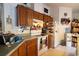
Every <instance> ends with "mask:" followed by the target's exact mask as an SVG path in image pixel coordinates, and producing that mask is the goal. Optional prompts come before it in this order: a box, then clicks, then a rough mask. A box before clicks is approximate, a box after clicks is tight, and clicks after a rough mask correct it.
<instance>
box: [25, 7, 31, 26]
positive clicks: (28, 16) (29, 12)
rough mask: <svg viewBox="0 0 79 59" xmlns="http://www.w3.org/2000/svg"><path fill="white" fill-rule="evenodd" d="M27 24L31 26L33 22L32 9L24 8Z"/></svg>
mask: <svg viewBox="0 0 79 59" xmlns="http://www.w3.org/2000/svg"><path fill="white" fill-rule="evenodd" d="M26 15H27V16H26V17H27V25H28V26H32V23H33V10H31V9H29V8H26Z"/></svg>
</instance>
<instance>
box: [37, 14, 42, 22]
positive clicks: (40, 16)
mask: <svg viewBox="0 0 79 59" xmlns="http://www.w3.org/2000/svg"><path fill="white" fill-rule="evenodd" d="M38 16H39V17H38V19H39V20H42V21H43V14H41V13H38Z"/></svg>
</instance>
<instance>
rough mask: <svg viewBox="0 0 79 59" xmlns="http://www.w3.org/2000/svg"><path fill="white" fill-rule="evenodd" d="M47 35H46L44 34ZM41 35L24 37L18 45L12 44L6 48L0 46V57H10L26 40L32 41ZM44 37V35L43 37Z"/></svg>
mask: <svg viewBox="0 0 79 59" xmlns="http://www.w3.org/2000/svg"><path fill="white" fill-rule="evenodd" d="M46 35H47V34H46ZM41 36H42V35H35V36H30V35H29V36H25V37H23V39H22V41H21V42H19V43H15V44H12V45H11V47H7V46H6V45H1V46H0V56H9V55H11V54H12V53H13V52H14V51H15V50H16V49H18V48H19V47H20V45H22V43H24V42H25V41H27V40H32V39H33V38H38V37H41ZM44 36H45V35H44Z"/></svg>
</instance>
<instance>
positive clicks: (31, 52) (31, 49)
mask: <svg viewBox="0 0 79 59" xmlns="http://www.w3.org/2000/svg"><path fill="white" fill-rule="evenodd" d="M26 43H27V45H26V54H27V56H37V55H38V54H37V53H38V52H37V39H32V40H29V41H27V42H26Z"/></svg>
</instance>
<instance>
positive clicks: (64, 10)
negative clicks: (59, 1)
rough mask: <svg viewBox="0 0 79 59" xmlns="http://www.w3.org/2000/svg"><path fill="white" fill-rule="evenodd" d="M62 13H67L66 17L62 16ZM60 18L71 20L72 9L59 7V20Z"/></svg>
mask: <svg viewBox="0 0 79 59" xmlns="http://www.w3.org/2000/svg"><path fill="white" fill-rule="evenodd" d="M64 13H67V16H66V17H65V16H64ZM61 18H69V19H70V20H71V19H72V8H69V7H59V20H61Z"/></svg>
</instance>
